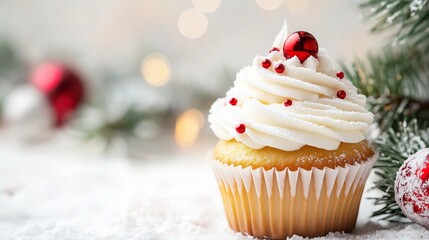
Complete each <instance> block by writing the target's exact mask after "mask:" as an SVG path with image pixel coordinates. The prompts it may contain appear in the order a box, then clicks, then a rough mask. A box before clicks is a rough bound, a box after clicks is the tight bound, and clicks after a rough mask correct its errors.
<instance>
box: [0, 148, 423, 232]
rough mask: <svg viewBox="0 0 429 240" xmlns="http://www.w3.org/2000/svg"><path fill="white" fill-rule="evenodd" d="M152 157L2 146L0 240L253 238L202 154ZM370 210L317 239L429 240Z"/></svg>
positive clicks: (414, 227) (418, 229)
mask: <svg viewBox="0 0 429 240" xmlns="http://www.w3.org/2000/svg"><path fill="white" fill-rule="evenodd" d="M190 156H191V157H190ZM147 158H148V159H146V160H143V161H139V162H137V161H130V160H125V159H100V157H98V155H97V154H94V153H91V152H88V151H83V150H82V151H76V150H75V151H70V149H68V150H67V149H61V148H58V147H53V146H49V145H47V146H46V145H44V146H39V147H23V146H13V145H10V144H6V143H5V142H2V143H1V144H0V239H22V240H24V239H36V240H37V239H43V240H50V239H79V240H80V239H84V240H85V239H106V240H107V239H109V240H110V239H113V240H116V239H118V240H119V239H135V240H146V239H148V240H149V239H150V240H153V239H155V240H157V239H251V238H249V237H245V236H242V235H240V234H235V233H233V232H232V231H231V230H229V228H228V226H227V223H226V219H225V217H224V215H223V209H222V203H221V199H220V195H219V193H218V189H217V186H216V183H215V180H214V177H213V175H212V173H211V170H210V169H209V166H208V164H207V163H206V162H205V161H204V160H203V159H204V153H203V151H200V152H197V153H195V154H189V153H188V154H184V155H181V156H180V157H177V156H175V157H173V156H170V157H167V156H164V157H160V156H157V155H154V156H147ZM367 196H368V195H365V196H364V197H367ZM372 207H373V206H372V204H371V202H370V201H368V200H364V202H363V203H362V205H361V212H360V215H359V223H358V227H357V229H356V230H355V232H354V233H352V234H340V233H333V234H329V235H328V236H326V237H322V238H320V239H429V231H427V230H425V229H424V228H422V227H420V226H417V225H397V226H390V227H387V226H382V225H380V224H378V223H376V222H374V221H369V214H370V212H371V208H372ZM292 239H302V238H301V237H298V236H295V237H293V238H292Z"/></svg>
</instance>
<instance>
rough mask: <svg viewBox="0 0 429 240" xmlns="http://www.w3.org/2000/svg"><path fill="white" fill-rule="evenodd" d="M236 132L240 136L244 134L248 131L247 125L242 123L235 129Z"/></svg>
mask: <svg viewBox="0 0 429 240" xmlns="http://www.w3.org/2000/svg"><path fill="white" fill-rule="evenodd" d="M235 131H237V132H238V133H239V134H242V133H244V132H245V131H246V125H244V124H242V123H240V124H239V125H238V126H237V127H235Z"/></svg>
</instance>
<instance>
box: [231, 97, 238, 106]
mask: <svg viewBox="0 0 429 240" xmlns="http://www.w3.org/2000/svg"><path fill="white" fill-rule="evenodd" d="M237 102H238V100H237V98H231V100H229V104H231V105H232V106H235V105H237Z"/></svg>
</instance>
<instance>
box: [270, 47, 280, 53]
mask: <svg viewBox="0 0 429 240" xmlns="http://www.w3.org/2000/svg"><path fill="white" fill-rule="evenodd" d="M274 51H277V52H279V51H280V49H278V48H276V47H273V48H271V50H270V53H271V52H274Z"/></svg>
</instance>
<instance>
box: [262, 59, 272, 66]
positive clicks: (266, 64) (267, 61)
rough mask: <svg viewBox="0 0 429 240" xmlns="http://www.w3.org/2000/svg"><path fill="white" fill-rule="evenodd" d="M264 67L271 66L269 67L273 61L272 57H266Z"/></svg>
mask: <svg viewBox="0 0 429 240" xmlns="http://www.w3.org/2000/svg"><path fill="white" fill-rule="evenodd" d="M262 67H264V68H269V67H271V61H270V59H268V58H267V59H265V60H264V61H263V62H262Z"/></svg>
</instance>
